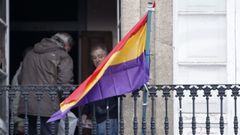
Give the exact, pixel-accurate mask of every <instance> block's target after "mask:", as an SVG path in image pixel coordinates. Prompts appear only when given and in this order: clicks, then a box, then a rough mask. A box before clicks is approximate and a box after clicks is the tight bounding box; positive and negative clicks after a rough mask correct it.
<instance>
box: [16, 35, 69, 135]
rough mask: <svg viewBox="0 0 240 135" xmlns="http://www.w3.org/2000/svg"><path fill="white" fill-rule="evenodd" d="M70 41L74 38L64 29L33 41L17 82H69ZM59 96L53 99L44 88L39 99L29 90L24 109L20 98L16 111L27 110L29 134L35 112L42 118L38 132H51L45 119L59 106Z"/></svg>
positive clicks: (44, 134)
mask: <svg viewBox="0 0 240 135" xmlns="http://www.w3.org/2000/svg"><path fill="white" fill-rule="evenodd" d="M72 45H73V39H72V37H71V36H70V35H69V34H67V33H57V34H55V35H54V36H52V37H51V38H44V39H42V40H41V41H40V42H39V43H37V44H35V45H34V47H33V49H32V50H30V51H29V52H28V53H27V54H26V56H25V58H24V60H23V64H22V70H21V72H20V75H19V83H20V85H53V84H72V83H73V61H72V58H71V57H70V55H69V54H68V52H69V51H70V49H71V47H72ZM59 100H60V99H59V98H56V99H55V100H54V101H52V100H51V98H50V96H49V95H48V93H47V92H44V93H43V96H42V98H41V101H40V102H38V101H37V98H36V94H35V93H34V92H29V96H28V101H27V109H26V110H27V112H25V108H26V106H25V103H24V99H21V100H20V103H19V108H18V113H19V114H20V115H24V114H26V113H27V115H28V120H29V128H28V129H29V135H36V134H37V133H36V129H37V127H36V120H37V116H38V115H39V116H40V122H41V125H40V126H41V134H42V135H49V134H51V130H50V129H51V123H46V121H47V120H48V119H49V117H50V116H51V115H52V114H53V113H54V112H56V111H57V110H58V109H59V103H60V101H59ZM56 126H57V124H56ZM56 130H57V128H56ZM56 132H57V131H56Z"/></svg>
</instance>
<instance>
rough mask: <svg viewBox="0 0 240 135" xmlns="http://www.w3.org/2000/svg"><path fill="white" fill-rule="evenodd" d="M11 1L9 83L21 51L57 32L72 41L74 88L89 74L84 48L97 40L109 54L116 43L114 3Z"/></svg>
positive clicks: (92, 0) (108, 1)
mask: <svg viewBox="0 0 240 135" xmlns="http://www.w3.org/2000/svg"><path fill="white" fill-rule="evenodd" d="M10 1H11V2H10V52H9V53H10V80H11V79H12V78H13V76H14V74H15V72H16V70H17V69H18V67H19V64H20V62H21V61H22V60H23V57H22V55H23V52H24V50H25V49H26V48H28V47H31V46H33V45H34V44H35V43H37V42H39V41H40V40H41V39H42V38H48V37H51V36H52V35H53V34H55V33H57V32H67V33H69V34H71V36H72V37H73V39H74V41H75V45H74V47H73V49H72V50H71V52H70V55H71V56H72V58H73V62H74V84H80V83H81V82H82V81H83V80H84V78H86V76H88V75H89V74H90V72H89V67H90V66H91V64H90V62H89V60H90V59H89V54H88V53H86V52H88V51H86V48H90V46H91V45H93V44H92V43H93V42H91V41H92V40H95V38H96V37H97V38H98V37H100V38H99V39H103V40H102V41H103V42H104V43H107V48H108V49H109V50H111V48H112V47H113V45H114V44H116V43H117V0H115V1H114V0H113V1H112V0H102V1H99V0H71V1H65V0H50V1H49V0H41V1H33V0H21V1H19V0H10ZM106 3H107V4H106ZM85 39H87V41H86V40H85ZM88 41H90V42H88ZM84 65H85V66H84ZM73 111H74V113H75V114H77V110H73ZM76 134H77V133H76Z"/></svg>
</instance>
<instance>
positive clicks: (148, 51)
mask: <svg viewBox="0 0 240 135" xmlns="http://www.w3.org/2000/svg"><path fill="white" fill-rule="evenodd" d="M147 9H148V18H147V35H146V36H147V37H146V62H147V64H148V65H149V68H150V39H151V38H150V35H151V21H152V12H153V3H152V2H151V1H148V7H147ZM143 90H144V91H143V104H142V106H143V107H142V135H146V114H147V99H148V93H149V92H148V88H147V85H146V84H144V88H143Z"/></svg>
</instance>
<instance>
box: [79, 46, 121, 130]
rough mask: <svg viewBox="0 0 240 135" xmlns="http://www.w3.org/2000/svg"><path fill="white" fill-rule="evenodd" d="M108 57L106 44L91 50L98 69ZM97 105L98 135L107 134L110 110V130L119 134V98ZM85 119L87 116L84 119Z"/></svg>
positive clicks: (109, 99) (86, 110)
mask: <svg viewBox="0 0 240 135" xmlns="http://www.w3.org/2000/svg"><path fill="white" fill-rule="evenodd" d="M106 56H107V49H106V48H105V46H104V44H97V45H95V46H93V47H92V48H91V60H92V62H93V65H94V66H95V67H97V66H98V65H99V64H101V62H102V61H103V60H104V58H105V57H106ZM93 104H94V105H95V114H96V121H97V135H105V134H106V122H107V110H109V126H110V127H109V128H110V132H109V134H110V135H117V134H118V119H117V118H118V98H117V97H111V98H107V99H104V100H100V101H97V102H95V103H93ZM91 107H92V104H91V106H88V109H85V110H84V111H85V112H84V113H85V114H87V112H88V113H89V110H91V111H92V109H89V108H91ZM82 118H85V119H84V120H86V116H85V117H84V116H83V117H82Z"/></svg>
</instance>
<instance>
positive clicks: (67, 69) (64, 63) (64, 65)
mask: <svg viewBox="0 0 240 135" xmlns="http://www.w3.org/2000/svg"><path fill="white" fill-rule="evenodd" d="M57 68H58V75H57V83H58V84H72V83H73V61H72V58H71V57H70V56H69V55H65V56H64V57H61V59H60V62H59V64H58V67H57Z"/></svg>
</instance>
